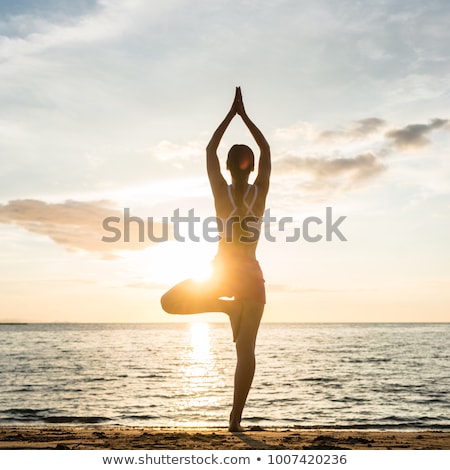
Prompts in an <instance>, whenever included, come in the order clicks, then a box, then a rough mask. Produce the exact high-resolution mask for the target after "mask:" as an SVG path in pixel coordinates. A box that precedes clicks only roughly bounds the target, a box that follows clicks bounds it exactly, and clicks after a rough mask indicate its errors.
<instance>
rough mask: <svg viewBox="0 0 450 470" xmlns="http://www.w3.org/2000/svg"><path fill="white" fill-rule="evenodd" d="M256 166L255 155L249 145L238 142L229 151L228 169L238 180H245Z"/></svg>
mask: <svg viewBox="0 0 450 470" xmlns="http://www.w3.org/2000/svg"><path fill="white" fill-rule="evenodd" d="M254 167H255V156H254V155H253V151H252V149H251V148H250V147H247V145H242V144H236V145H233V147H231V149H230V151H229V152H228V158H227V169H228V170H230V173H231V176H232V177H233V178H235V179H237V180H244V179H247V178H248V175H249V174H250V172H251V171H253V169H254Z"/></svg>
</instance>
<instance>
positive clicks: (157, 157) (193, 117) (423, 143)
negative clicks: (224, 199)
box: [0, 0, 450, 322]
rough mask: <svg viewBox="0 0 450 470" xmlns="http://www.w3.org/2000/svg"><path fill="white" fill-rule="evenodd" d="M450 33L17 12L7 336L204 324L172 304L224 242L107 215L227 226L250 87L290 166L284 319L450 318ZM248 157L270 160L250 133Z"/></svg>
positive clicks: (90, 0) (289, 13)
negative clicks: (219, 182) (25, 331)
mask: <svg viewBox="0 0 450 470" xmlns="http://www.w3.org/2000/svg"><path fill="white" fill-rule="evenodd" d="M448 24H450V9H449V8H448V2H447V1H446V0H430V1H427V2H423V1H418V0H417V1H416V0H410V1H405V0H391V1H369V0H362V1H355V0H348V1H347V0H342V1H339V2H336V1H332V0H317V1H314V2H309V1H308V2H307V1H303V0H300V1H299V0H286V1H283V0H279V1H277V0H272V1H265V0H260V1H258V2H256V1H251V0H248V1H239V2H229V1H225V0H210V1H207V2H206V1H198V0H197V1H196V0H191V1H183V0H167V1H164V2H148V1H146V0H98V1H95V0H42V1H40V2H35V1H31V0H22V1H18V0H17V1H15V2H2V3H1V4H0V243H1V247H2V248H1V250H0V321H3V322H16V321H18V322H166V321H180V320H181V321H186V320H187V318H186V317H180V316H170V315H167V314H165V313H164V312H163V311H162V309H161V307H160V304H159V298H160V296H161V294H162V293H164V291H165V290H166V289H167V288H169V287H170V286H171V285H172V284H173V283H175V282H177V281H179V280H181V279H183V278H185V277H189V276H191V275H201V274H202V272H204V271H205V269H206V268H207V266H208V263H209V260H211V259H212V258H213V257H214V254H215V252H216V249H217V247H216V244H215V243H212V242H210V241H206V240H205V239H204V237H201V236H200V237H199V238H200V241H199V242H194V241H185V242H181V241H177V240H176V239H174V237H173V233H172V232H171V233H172V236H169V238H170V239H169V240H168V241H165V242H158V241H151V240H149V239H148V237H147V236H144V237H143V238H144V240H143V241H140V240H139V236H138V235H139V234H138V230H137V228H138V223H137V222H134V223H132V224H131V235H130V241H128V242H127V241H125V240H124V237H123V236H121V237H120V240H118V241H116V242H108V241H105V237H106V238H108V237H110V236H111V232H108V231H107V230H106V229H105V226H104V221H105V219H108V217H117V218H118V219H116V220H119V221H120V223H118V224H117V225H116V227H121V235H124V233H123V231H124V225H123V223H124V218H125V211H126V210H127V211H128V212H127V213H128V214H130V216H134V217H140V218H141V219H142V220H143V223H144V222H145V229H149V227H153V228H154V229H155V230H156V232H157V231H158V230H162V226H161V222H162V221H163V220H164V219H163V218H164V217H168V218H169V219H170V217H172V216H173V214H174V213H175V212H174V211H177V210H178V211H179V212H178V213H179V214H180V215H187V214H188V211H189V210H190V209H194V210H195V215H196V216H198V217H200V218H201V221H202V220H204V219H205V218H208V217H210V216H213V215H214V207H213V202H212V195H211V190H210V188H209V183H208V179H207V175H206V166H205V147H206V145H207V143H208V141H209V138H210V137H211V135H212V133H213V132H214V130H215V129H216V127H217V125H218V124H219V123H220V122H221V120H222V119H223V117H224V116H225V114H226V113H227V111H228V109H229V108H230V106H231V103H232V100H233V96H234V90H235V87H236V86H241V89H242V93H243V99H244V104H245V107H246V110H247V113H248V114H249V116H250V117H251V119H252V120H253V121H254V122H255V123H256V124H257V126H258V127H259V128H260V129H261V130H262V131H263V133H264V135H265V136H266V138H267V140H268V141H269V143H270V146H271V152H272V178H271V186H270V192H269V196H268V199H267V207H268V208H270V215H271V217H273V222H272V223H271V224H270V225H268V224H267V225H266V227H267V229H268V230H270V234H271V236H270V237H267V236H265V235H264V236H262V237H261V240H260V244H259V247H258V251H257V255H258V259H259V261H260V264H261V266H262V268H263V271H264V277H265V280H266V288H267V305H266V310H265V314H264V321H266V322H277V321H283V322H448V321H450V251H449V249H448V240H449V239H450V223H449V222H450V221H449V216H450V198H449V196H450V194H449V193H450V185H449V182H450V164H449V160H450V151H449V143H450V121H449V119H450V116H449V111H448V110H449V109H450V107H449V105H450V94H449V90H450V60H449V50H448V44H449V43H450V30H449V29H448ZM236 142H238V143H245V144H247V145H250V146H251V147H252V148H253V149H254V151H255V153H256V154H257V155H258V148H257V146H256V145H255V142H254V141H253V139H252V138H251V136H250V134H249V133H248V131H247V130H246V129H245V126H244V125H243V123H242V121H240V120H239V117H237V118H235V119H234V120H233V122H232V123H231V125H230V128H229V129H228V130H227V133H226V134H225V136H224V138H223V140H222V143H221V146H220V147H219V157H220V160H221V165H222V169H223V171H224V173H225V171H226V170H225V158H226V154H227V151H228V149H229V147H230V146H231V145H232V144H233V143H236ZM227 178H228V176H227ZM228 181H229V178H228ZM327 208H329V209H327ZM327 211H328V214H332V215H331V218H330V217H329V218H330V220H329V221H328V225H330V224H332V223H334V222H336V221H337V220H341V222H340V223H339V227H338V228H339V230H340V232H341V233H342V234H343V237H341V238H345V241H344V240H343V239H341V238H340V237H338V236H337V235H336V232H334V233H332V227H330V226H329V227H328V232H327V220H326V219H327ZM283 217H285V218H290V219H285V220H289V221H290V222H289V223H288V224H285V226H284V230H282V228H283V227H282V226H280V220H281V219H282V218H283ZM310 217H316V218H318V219H319V220H320V221H321V222H322V223H321V224H320V225H319V224H318V223H310V225H309V226H308V227H309V232H307V233H306V235H308V233H309V235H310V237H309V238H310V239H311V236H312V237H313V238H314V237H315V239H316V238H317V241H314V242H313V241H308V236H306V237H305V236H304V235H305V232H304V231H303V229H304V227H305V220H306V221H308V220H310V219H308V218H310ZM340 218H342V219H340ZM313 220H317V219H313ZM150 221H151V223H152V224H153V225H150ZM120 224H122V225H120ZM172 228H173V227H172ZM172 228H171V230H172ZM298 229H300V235H301V236H300V237H298V238H299V239H298V240H296V241H293V240H292V239H293V234H294V233H295V232H297V233H298ZM196 230H197V234H198V235H201V222H200V223H199V225H198V226H197V227H196ZM156 232H155V233H156ZM158 233H159V232H158ZM327 233H328V237H327ZM319 235H322V237H320V236H319ZM316 236H317V237H316ZM319 238H320V240H319ZM327 238H328V240H327ZM289 240H290V241H289ZM197 317H201V316H197ZM197 317H196V318H197ZM223 317H224V315H223V314H220V313H215V314H207V315H204V316H202V319H208V320H212V321H220V320H223Z"/></svg>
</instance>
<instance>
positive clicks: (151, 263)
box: [141, 242, 215, 286]
mask: <svg viewBox="0 0 450 470" xmlns="http://www.w3.org/2000/svg"><path fill="white" fill-rule="evenodd" d="M210 245H211V244H210ZM210 245H208V244H206V243H204V244H201V243H195V244H194V243H190V244H187V243H177V242H166V243H164V244H160V245H158V246H155V247H152V248H149V249H148V250H146V256H144V257H142V258H141V260H142V261H141V263H142V266H141V269H142V272H141V275H142V276H143V277H144V278H145V280H146V281H148V282H153V283H157V284H166V285H167V286H171V285H173V284H176V283H177V282H180V281H182V280H184V279H189V278H192V279H195V280H196V281H204V280H206V279H208V277H209V276H210V274H211V260H212V259H213V257H214V253H215V247H213V246H210Z"/></svg>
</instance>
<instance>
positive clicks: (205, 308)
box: [161, 279, 233, 315]
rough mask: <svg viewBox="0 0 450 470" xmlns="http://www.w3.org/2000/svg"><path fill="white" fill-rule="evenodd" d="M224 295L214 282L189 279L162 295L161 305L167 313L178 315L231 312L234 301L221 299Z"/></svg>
mask: <svg viewBox="0 0 450 470" xmlns="http://www.w3.org/2000/svg"><path fill="white" fill-rule="evenodd" d="M222 295H223V293H220V291H219V289H218V287H217V286H216V285H214V283H211V282H208V281H206V282H196V281H194V280H192V279H188V280H186V281H183V282H180V283H179V284H177V285H176V286H174V287H172V289H170V290H168V291H167V292H166V293H165V294H164V295H163V296H162V297H161V307H162V308H163V310H164V311H165V312H166V313H170V314H178V315H180V314H181V315H186V314H193V313H205V312H225V313H228V314H229V313H230V309H231V308H232V305H231V304H232V303H233V302H231V301H228V300H221V299H219V297H221V296H222Z"/></svg>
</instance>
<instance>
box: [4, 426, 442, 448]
mask: <svg viewBox="0 0 450 470" xmlns="http://www.w3.org/2000/svg"><path fill="white" fill-rule="evenodd" d="M0 449H80V450H81V449H107V450H113V449H125V450H133V449H135V450H137V449H140V450H152V449H153V450H163V449H164V450H178V449H186V450H205V449H216V450H244V449H266V450H270V449H280V450H281V449H299V450H308V449H309V450H314V449H330V450H333V449H335V450H347V449H360V450H361V449H414V450H420V449H423V450H424V449H443V450H444V449H445V450H450V431H426V430H424V431H397V430H394V431H392V430H388V431H373V430H370V431H366V430H362V429H361V430H347V429H346V430H341V429H293V428H289V429H275V428H266V429H262V428H259V427H254V428H250V429H249V430H248V431H247V432H245V433H230V432H228V431H227V430H226V429H224V428H208V429H205V428H146V427H125V426H109V427H108V426H92V427H75V426H70V427H69V426H17V427H16V426H4V427H0Z"/></svg>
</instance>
